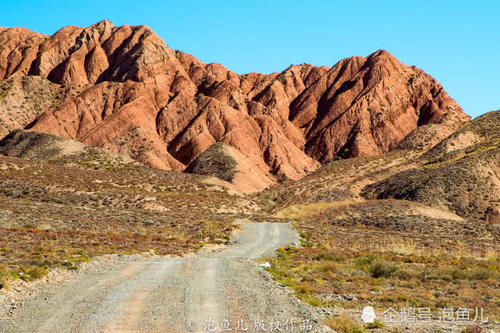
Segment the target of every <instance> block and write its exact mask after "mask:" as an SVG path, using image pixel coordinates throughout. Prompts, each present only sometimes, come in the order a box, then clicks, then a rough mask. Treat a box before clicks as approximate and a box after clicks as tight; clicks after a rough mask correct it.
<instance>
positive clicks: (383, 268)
mask: <svg viewBox="0 0 500 333" xmlns="http://www.w3.org/2000/svg"><path fill="white" fill-rule="evenodd" d="M397 270H398V267H397V266H396V265H395V264H393V263H390V262H387V261H384V260H377V261H375V262H373V263H372V264H371V266H370V268H369V273H370V276H371V277H373V278H380V277H384V278H390V277H391V276H392V275H393V274H394V273H396V272H397Z"/></svg>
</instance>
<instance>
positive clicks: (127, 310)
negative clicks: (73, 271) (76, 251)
mask: <svg viewBox="0 0 500 333" xmlns="http://www.w3.org/2000/svg"><path fill="white" fill-rule="evenodd" d="M243 228H244V229H243V232H241V233H240V234H238V235H237V236H236V239H235V241H234V244H233V245H231V246H228V247H227V248H226V249H224V250H223V251H220V252H216V253H209V252H208V251H207V252H202V253H200V254H198V255H196V256H192V257H187V258H166V257H151V258H144V257H139V256H121V257H117V258H118V259H117V260H118V263H115V264H113V265H109V266H107V268H106V269H101V270H91V271H89V272H83V273H82V274H81V275H80V276H78V277H77V278H75V279H72V280H70V281H67V282H65V283H62V284H61V285H58V286H53V287H51V288H46V289H47V290H45V291H43V292H40V293H39V294H38V295H37V296H36V297H34V298H32V299H31V300H28V301H26V302H25V303H24V306H23V307H21V308H19V309H16V310H15V311H14V313H13V317H12V318H9V319H6V320H1V321H0V332H9V333H14V332H23V333H24V332H40V333H46V332H47V333H49V332H108V333H109V332H230V331H233V332H237V331H243V329H245V328H248V330H247V332H259V331H260V332H264V330H263V329H265V330H266V332H271V331H278V330H277V329H276V328H277V327H279V328H280V329H281V331H282V332H292V327H293V332H301V331H302V332H307V331H310V332H323V331H328V329H327V328H325V327H324V326H322V325H321V316H320V315H319V314H318V312H317V310H315V309H313V308H311V307H310V306H308V305H306V304H304V303H303V302H301V301H299V300H297V299H296V298H295V297H293V296H292V295H291V294H290V293H289V292H288V291H287V290H286V288H284V287H282V286H279V285H278V284H276V283H275V282H274V281H272V279H271V277H270V276H269V274H268V273H267V272H265V271H264V270H263V269H262V268H260V267H259V264H258V263H256V262H255V261H254V260H253V259H257V258H260V257H265V256H269V255H272V254H273V253H274V251H275V250H276V249H277V248H279V247H282V246H285V245H287V244H297V243H298V240H299V239H298V236H297V234H296V233H295V232H294V231H293V229H292V228H291V226H290V225H288V224H283V223H248V224H245V225H244V226H243ZM272 328H274V330H271V329H272Z"/></svg>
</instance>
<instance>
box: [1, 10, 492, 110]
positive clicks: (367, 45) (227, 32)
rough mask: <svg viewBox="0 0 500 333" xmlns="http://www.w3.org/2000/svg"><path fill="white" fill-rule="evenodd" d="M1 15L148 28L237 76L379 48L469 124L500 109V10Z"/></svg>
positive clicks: (44, 23) (45, 28) (25, 21)
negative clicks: (437, 91) (432, 82)
mask: <svg viewBox="0 0 500 333" xmlns="http://www.w3.org/2000/svg"><path fill="white" fill-rule="evenodd" d="M0 12H1V13H2V15H1V18H0V26H7V27H13V26H24V27H27V28H29V29H31V30H35V31H38V32H42V33H45V34H52V33H54V32H55V31H56V30H57V29H59V28H60V27H62V26H65V25H70V24H71V25H78V26H88V25H91V24H93V23H95V22H97V21H100V20H102V19H105V18H107V19H109V20H111V21H112V22H113V23H114V24H115V25H122V24H145V25H148V26H150V27H151V28H152V29H153V30H155V32H156V33H157V34H158V35H160V36H161V37H162V38H163V39H164V40H165V42H166V43H167V44H168V45H169V46H170V47H172V48H175V49H179V50H182V51H185V52H188V53H190V54H192V55H194V56H196V57H198V58H199V59H201V60H202V61H204V62H219V63H222V64H223V65H225V66H227V67H228V68H230V69H232V70H233V71H235V72H237V73H246V72H253V71H258V72H275V71H281V70H283V69H285V68H286V67H288V66H289V65H290V64H299V63H304V62H306V63H311V64H314V65H327V66H332V65H334V64H335V63H336V62H337V61H338V60H340V59H341V58H343V57H348V56H353V55H361V56H367V55H368V54H370V53H372V52H374V51H375V50H377V49H381V48H382V49H385V50H387V51H389V52H391V53H392V54H394V55H395V56H396V57H397V58H399V59H400V60H401V61H402V62H403V63H405V64H408V65H416V66H417V67H420V68H422V69H423V70H425V71H426V72H427V73H429V74H431V75H432V76H433V77H435V78H436V79H437V80H438V81H439V82H441V83H442V84H443V86H444V88H445V90H447V91H448V93H449V94H450V95H451V96H452V97H453V98H454V99H455V100H456V101H457V102H458V103H459V104H460V105H461V106H462V107H463V108H464V110H465V112H467V113H468V114H470V115H472V116H474V117H475V116H478V115H480V114H482V113H484V112H487V111H491V110H494V109H500V100H499V97H500V84H499V82H498V81H499V78H500V61H499V60H500V20H499V17H500V1H481V0H476V1H461V0H453V1H448V0H439V1H430V0H429V1H404V0H398V1H389V0H386V1H373V0H372V1H364V0H358V1H333V0H330V1H327V0H325V1H319V0H318V1H313V0H310V1H293V0H287V1H282V0H261V1H259V0H254V1H246V0H233V1H229V0H218V1H210V0H204V1H198V0H176V1H171V0H162V1H147V0H143V1H137V0H135V1H129V0H121V1H113V0H108V1H105V0H102V1H81V0H73V1H55V0H45V1H35V0H18V1H2V2H1V3H0Z"/></svg>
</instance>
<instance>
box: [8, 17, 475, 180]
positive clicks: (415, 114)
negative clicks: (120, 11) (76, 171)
mask: <svg viewBox="0 0 500 333" xmlns="http://www.w3.org/2000/svg"><path fill="white" fill-rule="evenodd" d="M33 76H34V77H36V78H32V77H33ZM24 78H29V80H35V81H37V82H38V83H37V86H39V87H40V88H37V89H45V90H47V92H48V91H50V93H47V92H45V91H44V92H41V93H40V94H38V95H37V94H35V95H36V96H34V97H33V96H31V95H30V94H31V91H30V89H28V92H25V90H26V89H24V90H23V89H4V90H2V92H0V119H5V118H8V117H11V118H12V119H11V120H9V124H8V125H5V124H3V121H2V128H4V129H3V130H2V129H0V135H5V134H7V131H9V130H12V129H15V128H18V127H25V126H27V125H28V124H30V123H32V124H31V125H30V126H29V127H30V128H31V130H33V131H37V132H45V133H51V134H55V135H58V136H62V137H65V138H70V139H74V140H77V141H81V142H83V143H85V144H89V145H93V146H99V147H104V148H107V149H110V150H113V151H116V152H120V153H123V154H126V155H128V156H130V157H132V158H134V159H136V160H137V161H140V162H142V163H145V164H148V165H151V166H154V167H157V168H162V169H172V170H177V171H181V170H183V169H184V168H185V167H186V166H187V165H188V164H189V163H191V162H192V161H194V160H195V159H196V158H197V157H198V156H199V155H200V154H201V153H202V152H203V151H205V150H206V149H207V148H209V147H210V146H211V145H212V144H214V143H216V142H224V143H227V144H229V145H231V146H232V147H234V148H235V149H237V150H239V151H240V152H241V153H242V154H243V155H245V156H246V158H248V160H249V161H251V162H252V164H254V165H256V166H257V167H258V168H259V169H260V172H261V173H264V174H267V173H268V172H270V171H271V172H272V173H273V174H276V175H278V176H281V175H285V176H287V177H289V178H292V179H299V178H301V177H303V176H304V175H306V174H307V173H308V172H310V171H313V170H315V169H316V168H317V167H318V166H319V165H320V163H324V162H327V161H329V160H332V159H335V158H336V157H339V156H340V157H354V156H371V155H378V154H381V153H384V152H387V151H389V150H391V149H392V148H394V147H395V146H396V145H397V144H398V143H399V142H400V141H401V140H402V139H403V138H404V137H406V136H407V135H408V134H409V133H411V132H412V131H414V130H415V129H417V128H418V127H419V126H423V125H427V124H434V125H435V126H436V127H437V133H439V135H436V139H435V141H436V142H435V143H437V142H438V141H439V140H438V139H441V138H443V137H444V136H447V135H449V134H451V133H452V132H453V131H455V130H456V129H458V128H459V127H460V126H462V125H463V124H464V123H466V122H467V121H468V120H469V117H468V116H467V115H466V114H465V113H463V111H462V109H461V108H460V107H459V106H458V105H457V104H456V103H455V101H454V100H453V99H452V98H450V97H449V96H448V94H447V93H446V92H445V91H444V90H443V88H442V87H441V85H440V84H439V83H438V82H436V81H435V80H434V79H433V78H432V77H430V76H429V75H427V74H426V73H424V72H423V71H422V70H420V69H418V68H415V67H410V66H406V65H403V64H402V63H400V62H399V61H398V60H397V59H396V58H394V57H393V56H392V55H390V54H389V53H388V52H385V51H383V50H380V51H377V52H375V53H373V54H371V55H370V56H368V57H367V58H363V57H352V58H347V59H343V60H341V61H340V62H338V63H337V64H336V65H334V66H333V67H331V68H328V67H315V66H311V65H306V64H302V65H298V66H290V67H289V68H287V69H286V70H284V71H283V72H281V73H279V74H278V73H273V74H269V75H265V74H258V73H249V74H244V75H238V74H236V73H234V72H232V71H230V70H228V69H227V68H225V67H224V66H222V65H219V64H204V63H202V62H201V61H199V60H198V59H196V58H194V57H193V56H190V55H188V54H186V53H183V52H180V51H174V50H172V49H170V48H169V47H168V46H167V45H166V44H165V43H164V42H163V40H162V39H161V38H160V37H158V36H157V35H156V34H155V33H154V32H153V31H152V30H151V29H149V28H148V27H145V26H121V27H115V26H113V25H112V24H111V23H110V22H109V21H102V22H99V23H97V24H94V25H92V26H90V27H88V28H79V27H75V26H68V27H65V28H62V29H60V30H59V31H57V32H56V33H55V34H54V35H52V36H45V35H41V34H38V33H35V32H31V31H29V30H26V29H23V28H12V29H3V30H1V31H0V80H3V81H0V84H2V85H3V84H5V82H7V81H6V80H20V79H24ZM35 98H37V99H40V101H38V100H37V99H35ZM23 99H25V101H23V102H24V103H20V101H21V100H23ZM2 100H5V101H8V103H3V102H2ZM32 105H35V106H36V107H35V108H33V106H32ZM9 108H14V109H15V110H16V113H15V114H11V113H9V112H10V111H9ZM40 114H41V115H40Z"/></svg>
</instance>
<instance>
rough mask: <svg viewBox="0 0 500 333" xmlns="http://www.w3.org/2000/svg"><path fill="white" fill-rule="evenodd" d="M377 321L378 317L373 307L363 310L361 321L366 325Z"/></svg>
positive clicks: (366, 307)
mask: <svg viewBox="0 0 500 333" xmlns="http://www.w3.org/2000/svg"><path fill="white" fill-rule="evenodd" d="M375 319H377V315H376V314H375V309H374V308H373V307H372V306H365V307H364V308H363V313H362V314H361V320H362V321H363V322H364V323H365V324H372V323H374V322H375Z"/></svg>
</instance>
